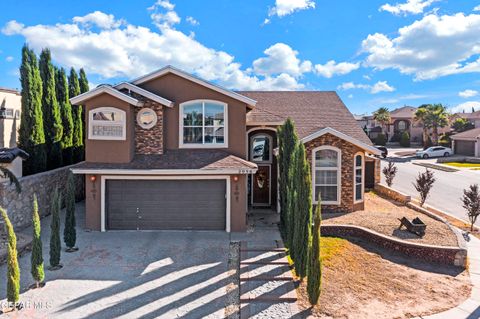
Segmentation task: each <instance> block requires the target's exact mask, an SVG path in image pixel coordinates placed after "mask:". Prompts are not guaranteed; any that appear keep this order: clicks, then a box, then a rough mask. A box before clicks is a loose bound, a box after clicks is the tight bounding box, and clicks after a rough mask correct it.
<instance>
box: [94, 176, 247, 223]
mask: <svg viewBox="0 0 480 319" xmlns="http://www.w3.org/2000/svg"><path fill="white" fill-rule="evenodd" d="M91 176H92V175H86V176H85V217H86V223H85V226H86V228H87V229H91V230H97V231H99V230H100V228H101V183H100V180H101V175H96V181H95V182H92V181H91V180H90V177H91ZM233 176H237V177H238V181H236V182H235V181H234V178H233ZM193 177H194V176H193V175H192V179H193ZM245 178H246V175H232V176H231V178H230V228H231V231H233V232H244V231H246V229H247V212H246V207H245V201H246V196H247V195H246V189H245V183H246V179H245ZM172 179H175V177H174V176H172Z"/></svg>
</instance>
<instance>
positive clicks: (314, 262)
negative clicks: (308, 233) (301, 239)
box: [307, 201, 322, 305]
mask: <svg viewBox="0 0 480 319" xmlns="http://www.w3.org/2000/svg"><path fill="white" fill-rule="evenodd" d="M321 210H322V208H321V204H320V201H319V202H318V205H317V209H315V217H314V219H313V226H312V244H311V245H310V253H309V264H308V275H307V293H308V300H309V301H310V304H312V305H316V304H317V302H318V298H319V297H320V291H321V284H322V261H321V259H320V240H321V234H320V225H321V223H322V211H321Z"/></svg>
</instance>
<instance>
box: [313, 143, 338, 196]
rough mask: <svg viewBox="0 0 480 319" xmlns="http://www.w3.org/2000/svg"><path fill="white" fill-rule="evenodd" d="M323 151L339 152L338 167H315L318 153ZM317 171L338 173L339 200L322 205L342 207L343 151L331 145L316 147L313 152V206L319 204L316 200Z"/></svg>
mask: <svg viewBox="0 0 480 319" xmlns="http://www.w3.org/2000/svg"><path fill="white" fill-rule="evenodd" d="M322 150H332V151H335V152H337V154H338V157H337V158H338V161H337V167H335V168H334V167H323V168H317V167H316V165H315V157H316V155H317V152H318V151H322ZM317 170H319V171H320V170H324V171H334V170H336V171H337V200H336V201H322V205H340V203H341V201H342V150H341V149H339V148H338V147H335V146H330V145H322V146H319V147H316V148H314V149H313V150H312V195H313V196H312V199H313V200H312V203H313V204H318V200H317V199H316V198H315V197H316V192H315V188H316V181H315V178H316V171H317Z"/></svg>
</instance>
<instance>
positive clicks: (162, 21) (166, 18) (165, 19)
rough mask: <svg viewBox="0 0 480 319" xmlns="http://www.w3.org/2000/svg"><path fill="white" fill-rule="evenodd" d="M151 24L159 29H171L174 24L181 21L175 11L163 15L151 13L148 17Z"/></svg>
mask: <svg viewBox="0 0 480 319" xmlns="http://www.w3.org/2000/svg"><path fill="white" fill-rule="evenodd" d="M150 17H151V18H152V20H153V23H154V24H155V25H156V26H157V27H159V28H163V27H172V26H173V25H175V24H178V23H180V21H181V20H182V19H181V18H180V17H179V16H178V14H177V13H176V12H175V11H167V12H165V13H152V15H151V16H150Z"/></svg>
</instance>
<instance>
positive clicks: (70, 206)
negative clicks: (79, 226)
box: [63, 173, 78, 252]
mask: <svg viewBox="0 0 480 319" xmlns="http://www.w3.org/2000/svg"><path fill="white" fill-rule="evenodd" d="M65 206H66V208H65V209H66V212H65V228H64V230H63V241H64V242H65V245H66V246H67V252H73V251H76V250H78V249H77V248H75V243H76V241H77V232H76V230H75V181H74V179H73V174H72V173H69V174H68V177H67V191H66V195H65Z"/></svg>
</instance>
